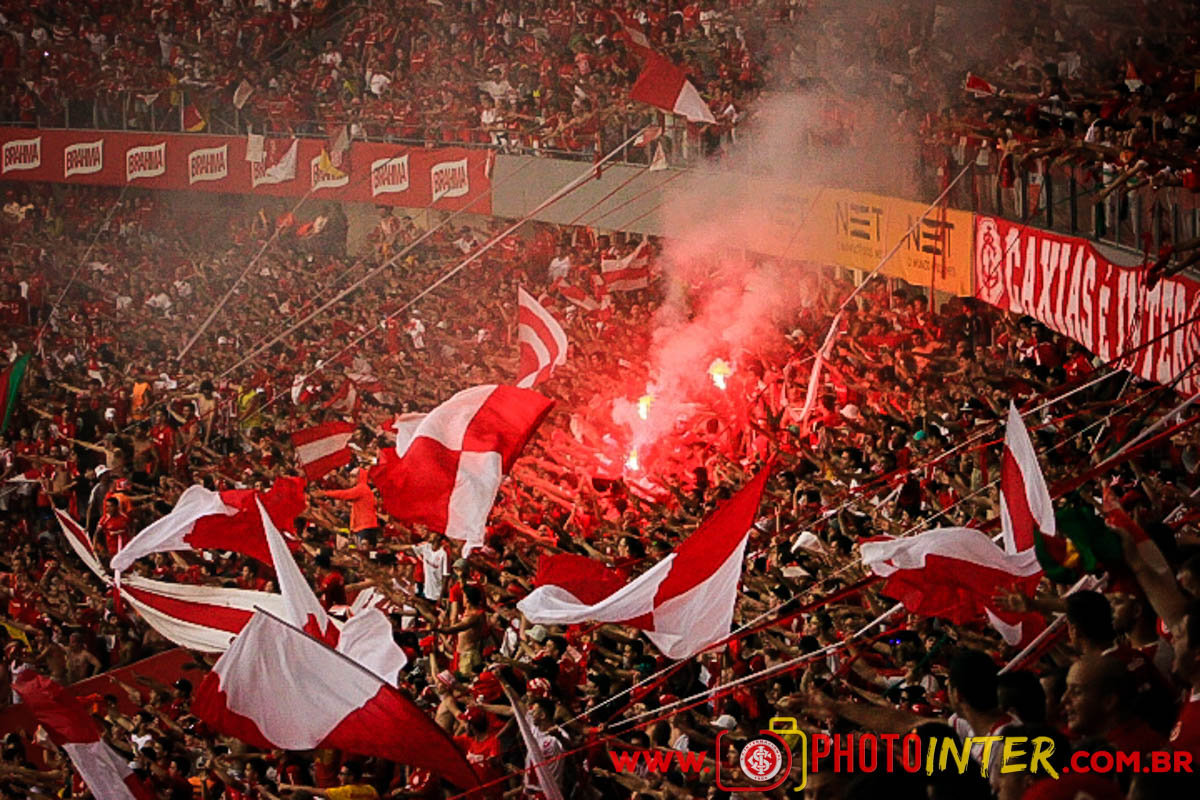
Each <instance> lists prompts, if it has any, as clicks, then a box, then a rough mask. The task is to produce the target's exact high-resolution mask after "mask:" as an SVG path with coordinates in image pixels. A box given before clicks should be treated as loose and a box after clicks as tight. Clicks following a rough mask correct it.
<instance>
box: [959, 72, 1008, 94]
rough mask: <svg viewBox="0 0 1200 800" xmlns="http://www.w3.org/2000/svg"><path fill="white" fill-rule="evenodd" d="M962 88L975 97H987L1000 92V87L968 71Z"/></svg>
mask: <svg viewBox="0 0 1200 800" xmlns="http://www.w3.org/2000/svg"><path fill="white" fill-rule="evenodd" d="M963 88H965V89H966V90H967V91H968V92H970V93H971V94H973V95H975V96H976V97H989V96H993V95H998V94H1000V89H999V88H998V87H997V86H995V85H994V84H991V83H988V82H987V81H985V80H984V79H983V78H981V77H979V76H978V75H975V74H972V73H970V72H968V73H967V80H966V83H965V84H964V86H963Z"/></svg>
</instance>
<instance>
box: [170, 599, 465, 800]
mask: <svg viewBox="0 0 1200 800" xmlns="http://www.w3.org/2000/svg"><path fill="white" fill-rule="evenodd" d="M192 713H194V714H195V715H196V716H197V717H199V718H200V719H201V720H203V721H204V722H206V723H207V724H208V725H210V726H211V727H212V728H213V729H214V730H217V731H219V732H221V733H224V734H226V735H229V736H235V737H237V738H239V739H241V740H242V741H244V742H246V743H248V744H250V745H251V746H254V747H261V748H263V749H268V750H269V749H274V748H280V749H283V750H315V749H318V748H334V749H338V750H344V751H346V752H348V753H355V754H358V755H364V756H376V757H379V758H383V759H386V760H388V761H397V762H399V763H402V764H411V765H413V766H417V767H421V768H423V769H428V770H430V771H432V772H434V773H435V774H437V775H441V776H442V777H444V778H446V780H448V781H450V782H451V783H453V784H455V785H456V786H458V787H459V788H462V789H471V788H474V787H475V786H477V785H478V781H477V780H476V777H475V773H474V772H473V771H472V770H471V765H470V764H469V763H467V760H466V758H465V757H464V756H463V754H462V752H461V751H460V750H459V749H458V748H457V747H456V746H455V745H454V742H453V741H452V740H451V739H450V737H449V735H448V734H447V733H446V732H445V731H444V730H442V729H441V728H440V727H438V725H437V724H436V723H434V722H433V720H431V719H430V718H429V717H428V716H426V715H425V713H424V712H422V711H421V709H419V708H418V707H417V706H416V704H415V703H413V702H412V701H411V700H409V699H408V698H407V697H406V696H404V695H403V694H401V693H400V691H399V690H397V689H396V688H394V687H392V686H390V685H388V684H387V683H386V682H384V681H383V680H382V679H381V678H380V677H379V676H377V675H375V674H374V673H372V672H371V671H369V670H367V669H364V668H362V667H360V666H358V665H357V664H354V663H353V662H352V661H351V660H350V659H348V658H347V657H345V656H343V655H341V654H339V653H337V652H335V651H334V650H332V649H330V648H329V647H327V646H326V645H325V644H324V643H322V642H320V641H318V640H316V639H314V638H312V637H311V636H308V635H306V634H305V633H304V632H303V631H300V630H298V629H296V628H294V627H292V626H290V625H288V624H286V623H284V622H282V621H281V620H279V619H276V618H275V617H272V616H271V615H269V614H264V613H257V614H255V615H254V618H253V619H252V620H250V623H249V624H248V625H246V628H245V629H244V630H243V631H242V632H241V633H240V634H239V635H238V637H237V639H236V640H235V641H234V643H233V645H232V646H231V647H230V648H229V650H227V651H226V652H225V654H224V655H222V656H221V658H220V659H218V661H217V663H216V665H215V666H214V667H213V669H212V672H210V673H209V674H208V675H207V676H205V678H204V680H203V681H202V682H201V683H200V686H199V688H198V689H197V690H196V697H195V700H194V701H193V703H192Z"/></svg>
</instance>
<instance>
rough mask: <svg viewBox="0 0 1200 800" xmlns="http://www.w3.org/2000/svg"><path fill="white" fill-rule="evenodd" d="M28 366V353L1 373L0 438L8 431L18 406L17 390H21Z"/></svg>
mask: <svg viewBox="0 0 1200 800" xmlns="http://www.w3.org/2000/svg"><path fill="white" fill-rule="evenodd" d="M27 366H29V354H28V353H26V354H25V355H23V356H21V357H20V358H18V359H17V360H16V361H14V362H13V363H11V364H9V365H8V368H7V369H5V370H4V372H3V373H0V436H2V435H4V432H5V431H6V430H8V419H9V417H11V416H12V412H13V409H14V408H15V407H16V405H17V390H18V389H20V388H21V378H23V377H25V368H26V367H27Z"/></svg>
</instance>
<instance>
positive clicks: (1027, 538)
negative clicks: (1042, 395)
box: [1000, 401, 1055, 553]
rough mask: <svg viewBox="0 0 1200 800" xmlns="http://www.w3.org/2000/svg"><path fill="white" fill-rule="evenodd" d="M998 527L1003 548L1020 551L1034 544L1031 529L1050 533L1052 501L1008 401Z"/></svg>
mask: <svg viewBox="0 0 1200 800" xmlns="http://www.w3.org/2000/svg"><path fill="white" fill-rule="evenodd" d="M1000 529H1001V530H1002V531H1003V532H1004V549H1005V550H1006V551H1007V552H1009V553H1023V552H1025V551H1026V550H1028V549H1030V548H1031V547H1033V546H1034V535H1033V532H1034V531H1035V530H1038V531H1041V532H1042V533H1043V534H1045V535H1047V536H1053V535H1054V532H1055V527H1054V503H1053V502H1052V501H1051V500H1050V490H1049V489H1048V488H1046V478H1045V477H1044V476H1043V475H1042V468H1041V467H1040V466H1038V460H1037V453H1036V452H1035V451H1034V449H1033V442H1032V441H1031V440H1030V438H1029V431H1028V430H1026V428H1025V422H1024V420H1022V419H1021V414H1020V412H1018V411H1017V406H1016V404H1014V403H1012V402H1011V401H1010V402H1009V404H1008V428H1007V430H1006V431H1005V433H1004V456H1003V461H1002V462H1001V465H1000Z"/></svg>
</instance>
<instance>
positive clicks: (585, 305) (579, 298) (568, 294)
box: [558, 283, 600, 311]
mask: <svg viewBox="0 0 1200 800" xmlns="http://www.w3.org/2000/svg"><path fill="white" fill-rule="evenodd" d="M558 293H559V294H561V295H562V296H563V299H565V300H566V301H567V302H569V303H570V304H571V305H573V306H576V307H578V308H581V309H583V310H584V311H597V310H599V308H600V301H598V300H597V299H596V298H595V297H592V296H591V295H590V294H588V292H586V291H585V290H583V289H580V288H579V287H578V286H572V285H571V284H569V283H564V284H562V285H561V286H559V287H558Z"/></svg>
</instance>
